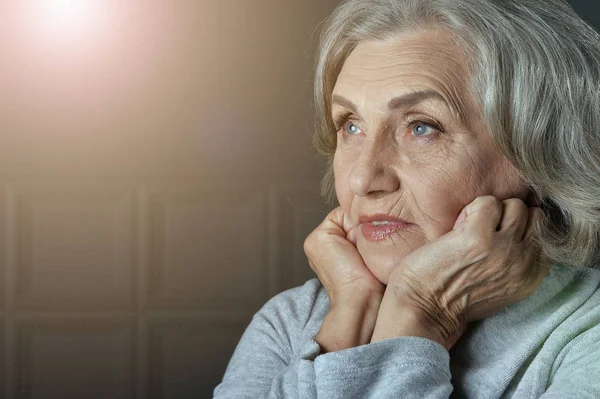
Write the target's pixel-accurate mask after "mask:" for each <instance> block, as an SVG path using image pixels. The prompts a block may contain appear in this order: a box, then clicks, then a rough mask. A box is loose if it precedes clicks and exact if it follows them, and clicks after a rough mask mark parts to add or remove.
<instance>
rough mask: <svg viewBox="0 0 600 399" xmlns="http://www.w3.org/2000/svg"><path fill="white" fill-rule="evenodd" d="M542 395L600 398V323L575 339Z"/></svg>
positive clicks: (547, 396)
mask: <svg viewBox="0 0 600 399" xmlns="http://www.w3.org/2000/svg"><path fill="white" fill-rule="evenodd" d="M540 398H543V399H555V398H556V399H558V398H581V399H584V398H589V399H592V398H600V325H597V326H596V327H593V328H591V329H589V330H587V331H586V332H585V333H582V334H580V335H579V336H578V337H577V338H575V339H574V340H573V341H572V342H571V344H570V348H569V351H568V352H567V354H566V355H565V357H564V358H563V359H562V360H561V361H560V365H559V366H558V368H557V370H556V372H555V373H554V375H553V377H552V378H551V381H550V385H549V386H548V387H547V389H546V392H544V394H543V395H542V396H540Z"/></svg>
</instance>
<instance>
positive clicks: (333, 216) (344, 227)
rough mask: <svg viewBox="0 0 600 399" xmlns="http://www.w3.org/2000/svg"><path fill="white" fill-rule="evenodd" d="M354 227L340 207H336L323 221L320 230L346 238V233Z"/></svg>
mask: <svg viewBox="0 0 600 399" xmlns="http://www.w3.org/2000/svg"><path fill="white" fill-rule="evenodd" d="M353 227H354V224H353V223H352V221H351V220H350V217H349V216H348V215H347V214H346V213H345V212H344V210H343V209H342V207H340V206H338V207H337V208H335V209H334V210H332V211H331V212H329V214H327V216H326V217H325V220H323V223H322V228H323V229H324V230H326V231H327V232H328V233H330V234H335V235H338V236H341V237H344V238H346V237H347V234H348V232H349V231H350V230H351V229H352V228H353Z"/></svg>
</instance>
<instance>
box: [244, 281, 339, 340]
mask: <svg viewBox="0 0 600 399" xmlns="http://www.w3.org/2000/svg"><path fill="white" fill-rule="evenodd" d="M328 311H329V298H328V296H327V292H326V290H325V288H324V287H323V285H322V284H321V282H320V281H319V279H318V278H312V279H310V280H308V281H306V282H305V283H304V284H302V285H301V286H298V287H294V288H290V289H287V290H285V291H283V292H280V293H279V294H277V295H275V296H274V297H272V298H271V299H269V300H268V301H267V302H266V303H265V304H264V305H263V307H262V308H261V309H260V310H259V311H258V312H257V313H256V314H255V315H254V316H253V320H254V321H260V322H262V323H263V324H264V323H267V324H268V325H269V326H270V328H272V329H275V330H277V331H278V332H279V334H282V335H285V336H286V337H288V338H289V339H290V341H291V342H293V341H295V340H297V339H298V338H299V336H300V335H301V334H303V333H305V332H307V331H308V333H309V334H311V333H313V331H314V330H315V328H317V330H318V328H320V326H321V324H322V321H323V318H324V317H325V315H326V314H327V312H328ZM291 342H290V343H291Z"/></svg>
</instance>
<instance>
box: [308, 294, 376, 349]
mask: <svg viewBox="0 0 600 399" xmlns="http://www.w3.org/2000/svg"><path fill="white" fill-rule="evenodd" d="M380 303H381V298H379V297H377V296H373V297H370V298H363V299H355V300H351V301H338V302H337V303H336V304H335V305H332V306H331V308H330V310H329V313H327V315H326V316H325V319H324V320H323V325H322V326H321V329H320V330H319V333H318V334H317V336H316V337H315V338H314V340H315V341H316V342H317V343H318V344H319V345H320V346H321V353H327V352H336V351H339V350H344V349H349V348H354V347H356V346H360V345H366V344H368V343H369V342H370V340H371V336H372V334H373V329H374V328H375V323H376V321H377V313H378V311H379V305H380Z"/></svg>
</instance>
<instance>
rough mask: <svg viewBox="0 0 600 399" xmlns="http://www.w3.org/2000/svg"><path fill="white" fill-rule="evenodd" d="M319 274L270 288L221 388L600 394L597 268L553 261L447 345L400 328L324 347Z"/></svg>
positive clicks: (356, 393)
mask: <svg viewBox="0 0 600 399" xmlns="http://www.w3.org/2000/svg"><path fill="white" fill-rule="evenodd" d="M328 310H329V299H328V297H327V293H326V291H325V289H324V287H323V286H322V285H321V283H320V281H319V280H318V279H316V278H314V279H311V280H309V281H307V282H306V283H305V284H304V285H302V286H300V287H296V288H292V289H289V290H287V291H284V292H282V293H280V294H278V295H276V296H274V297H273V298H271V299H270V300H269V301H268V302H267V303H266V304H265V305H264V306H263V307H262V309H261V310H260V311H259V312H257V313H256V314H255V315H254V317H253V319H252V321H251V322H250V325H249V326H248V328H247V329H246V331H245V332H244V334H243V336H242V338H241V340H240V342H239V343H238V346H237V348H236V350H235V352H234V354H233V357H232V358H231V360H230V362H229V365H228V366H227V370H226V372H225V375H224V378H223V381H222V382H221V383H220V384H219V385H218V386H217V387H216V388H215V390H214V397H215V398H227V399H233V398H302V399H304V398H316V397H319V398H325V399H335V398H450V397H451V398H485V399H491V398H527V399H529V398H540V397H541V398H544V399H550V398H561V399H564V398H594V399H599V398H600V270H595V269H582V270H579V271H575V270H572V269H569V268H565V267H562V266H559V265H554V266H553V267H552V269H551V270H550V272H549V273H548V274H547V275H546V277H545V278H544V281H543V282H542V284H541V285H540V287H539V288H538V289H537V291H536V292H535V293H534V294H533V295H532V296H530V297H529V298H527V299H525V300H523V301H521V302H517V303H515V304H512V305H510V306H508V307H506V308H504V309H502V310H501V311H499V312H498V313H496V314H494V315H492V316H491V317H489V318H487V319H484V320H480V321H477V322H474V323H471V324H470V326H469V329H468V330H467V332H466V333H465V334H464V335H463V336H462V337H461V339H460V340H459V341H458V342H457V343H456V344H455V345H454V347H452V349H451V350H450V352H448V351H447V350H446V349H444V347H443V346H441V345H440V344H438V343H436V342H434V341H431V340H429V339H426V338H420V337H396V338H392V339H387V340H383V341H378V342H375V343H371V344H367V345H361V346H358V347H355V348H350V349H345V350H341V351H338V352H331V353H327V354H323V355H319V353H320V348H319V345H318V344H317V343H316V342H315V341H314V339H313V338H314V337H315V336H316V334H317V332H318V331H319V329H320V327H321V325H322V322H323V318H324V317H325V315H326V314H327V312H328Z"/></svg>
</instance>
